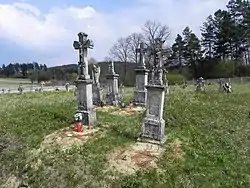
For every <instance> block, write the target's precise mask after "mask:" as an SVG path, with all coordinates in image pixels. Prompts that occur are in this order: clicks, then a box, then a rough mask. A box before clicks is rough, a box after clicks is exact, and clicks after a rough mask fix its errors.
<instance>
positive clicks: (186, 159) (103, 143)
mask: <svg viewBox="0 0 250 188" xmlns="http://www.w3.org/2000/svg"><path fill="white" fill-rule="evenodd" d="M217 89H218V85H216V86H210V87H207V90H206V91H207V92H206V94H203V93H195V92H194V90H195V88H194V87H193V86H189V87H188V88H186V89H185V90H184V89H181V88H180V87H172V88H171V90H170V95H168V96H166V100H165V111H164V119H165V121H166V135H167V141H166V144H165V151H164V152H163V155H161V156H160V157H159V158H158V160H157V168H152V169H145V168H144V167H143V166H142V167H141V169H142V170H140V171H137V172H136V173H134V174H126V173H121V172H119V171H117V170H115V169H113V168H110V165H109V156H110V152H112V151H113V150H115V149H117V148H124V147H126V146H130V145H133V144H134V143H135V142H136V139H137V137H138V136H139V135H140V128H141V123H142V119H143V113H135V114H133V115H124V114H117V113H116V114H115V113H113V112H114V111H118V110H117V109H113V108H110V109H108V110H98V111H97V118H98V122H97V126H98V127H99V130H98V131H97V132H96V133H94V136H93V137H92V138H91V139H89V140H88V141H87V142H85V143H83V142H82V144H81V142H80V144H79V143H78V145H75V146H71V145H70V147H67V148H66V149H61V148H60V147H59V145H58V142H56V141H55V140H53V139H52V140H51V141H50V142H46V140H47V139H48V138H50V137H51V136H48V135H51V134H53V133H55V131H57V130H60V129H62V128H65V127H70V126H72V124H73V115H74V113H75V110H76V99H75V97H74V96H73V93H72V92H70V93H67V92H44V93H25V94H23V95H18V94H9V95H0V102H1V108H0V118H1V119H0V171H1V172H0V185H5V186H6V187H11V186H10V185H11V184H13V185H15V184H18V183H19V184H22V185H23V186H24V185H26V186H28V185H29V186H30V187H39V188H40V187H41V188H42V187H45V188H49V187H54V188H57V187H58V188H59V187H60V188H64V187H65V188H69V187H72V188H73V187H74V188H78V187H79V188H82V187H91V188H100V187H114V188H119V187H123V188H125V187H126V188H139V187H140V188H141V187H155V188H170V187H185V188H186V187H190V188H191V187H199V188H202V187H204V188H208V187H209V188H210V187H216V188H217V187H223V188H225V187H242V188H243V187H244V188H245V187H250V115H249V112H250V87H249V86H248V85H233V91H234V92H233V93H232V94H219V93H218V92H217ZM125 93H126V100H127V101H129V100H130V98H131V94H132V89H131V88H129V89H126V91H125ZM84 131H86V129H85V130H84ZM63 144H65V145H66V144H67V143H63ZM0 187H1V186H0Z"/></svg>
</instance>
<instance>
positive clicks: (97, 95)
mask: <svg viewBox="0 0 250 188" xmlns="http://www.w3.org/2000/svg"><path fill="white" fill-rule="evenodd" d="M92 87H93V105H96V106H99V105H100V104H101V101H102V98H101V88H100V86H99V85H97V84H93V86H92Z"/></svg>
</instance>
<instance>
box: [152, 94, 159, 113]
mask: <svg viewBox="0 0 250 188" xmlns="http://www.w3.org/2000/svg"><path fill="white" fill-rule="evenodd" d="M160 105H161V100H160V97H159V96H158V95H156V94H153V95H151V96H150V98H149V114H151V115H155V116H159V112H160V110H159V108H160Z"/></svg>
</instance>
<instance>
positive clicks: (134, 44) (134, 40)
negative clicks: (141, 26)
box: [128, 33, 143, 63]
mask: <svg viewBox="0 0 250 188" xmlns="http://www.w3.org/2000/svg"><path fill="white" fill-rule="evenodd" d="M128 40H129V50H130V57H129V60H130V61H131V62H134V63H136V59H137V58H136V56H137V53H136V49H137V48H138V47H139V45H140V43H141V42H142V41H143V35H142V34H141V33H132V34H131V35H129V36H128Z"/></svg>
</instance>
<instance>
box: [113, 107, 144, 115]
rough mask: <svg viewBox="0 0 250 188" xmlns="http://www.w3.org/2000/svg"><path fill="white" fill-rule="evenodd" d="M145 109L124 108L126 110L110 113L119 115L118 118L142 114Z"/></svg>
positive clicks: (121, 109)
mask: <svg viewBox="0 0 250 188" xmlns="http://www.w3.org/2000/svg"><path fill="white" fill-rule="evenodd" d="M145 110H146V109H145V108H144V107H139V106H138V107H132V108H129V107H126V108H120V109H118V110H116V111H113V112H111V114H112V115H120V116H130V115H133V114H136V113H142V112H144V111H145Z"/></svg>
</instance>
